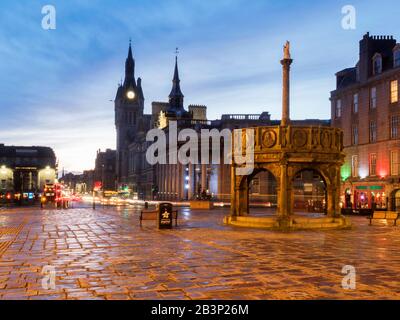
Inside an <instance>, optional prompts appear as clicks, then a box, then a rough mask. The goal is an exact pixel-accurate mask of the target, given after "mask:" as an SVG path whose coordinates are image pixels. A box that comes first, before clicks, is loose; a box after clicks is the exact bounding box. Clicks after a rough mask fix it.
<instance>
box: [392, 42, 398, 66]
mask: <svg viewBox="0 0 400 320" xmlns="http://www.w3.org/2000/svg"><path fill="white" fill-rule="evenodd" d="M393 67H394V68H397V67H400V43H398V44H396V46H395V47H394V49H393Z"/></svg>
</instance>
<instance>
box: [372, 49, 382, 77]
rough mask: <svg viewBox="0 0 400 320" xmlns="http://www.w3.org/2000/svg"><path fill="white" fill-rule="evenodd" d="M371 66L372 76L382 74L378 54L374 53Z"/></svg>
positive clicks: (380, 59) (380, 57)
mask: <svg viewBox="0 0 400 320" xmlns="http://www.w3.org/2000/svg"><path fill="white" fill-rule="evenodd" d="M372 64H373V73H374V75H376V74H380V73H382V56H381V55H380V54H379V53H375V55H374V57H373V58H372Z"/></svg>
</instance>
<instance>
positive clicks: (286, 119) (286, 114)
mask: <svg viewBox="0 0 400 320" xmlns="http://www.w3.org/2000/svg"><path fill="white" fill-rule="evenodd" d="M292 62H293V60H292V58H291V57H290V42H289V41H286V44H285V45H284V46H283V59H282V60H281V64H282V67H283V83H282V89H283V92H282V121H281V126H283V127H286V126H288V125H289V123H290V65H291V64H292Z"/></svg>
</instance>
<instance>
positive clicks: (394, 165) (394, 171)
mask: <svg viewBox="0 0 400 320" xmlns="http://www.w3.org/2000/svg"><path fill="white" fill-rule="evenodd" d="M390 174H391V175H392V176H397V175H399V152H398V151H397V150H393V151H390Z"/></svg>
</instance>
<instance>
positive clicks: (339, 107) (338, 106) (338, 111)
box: [335, 99, 342, 118]
mask: <svg viewBox="0 0 400 320" xmlns="http://www.w3.org/2000/svg"><path fill="white" fill-rule="evenodd" d="M335 116H336V118H340V117H341V116H342V100H340V99H338V100H337V101H336V108H335Z"/></svg>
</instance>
